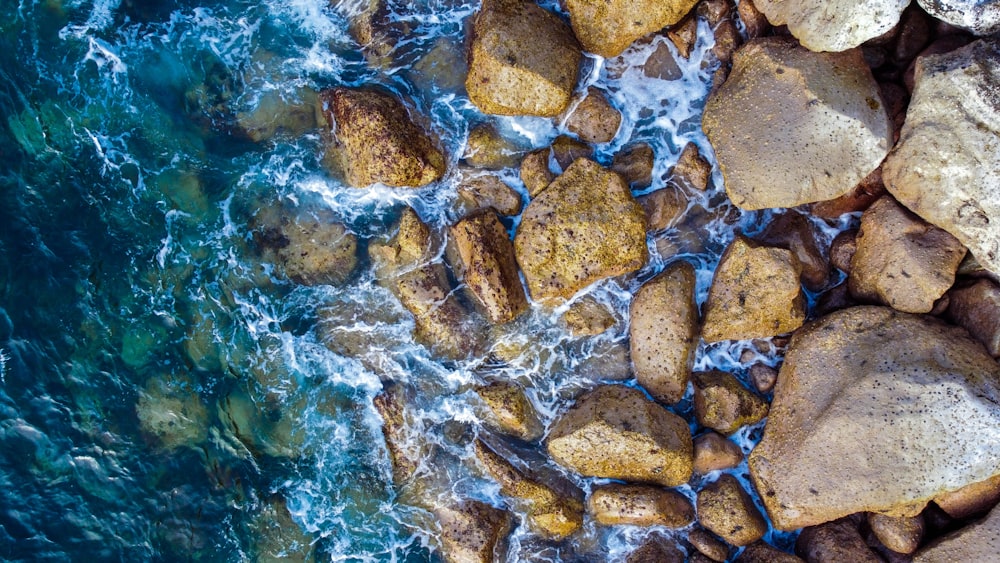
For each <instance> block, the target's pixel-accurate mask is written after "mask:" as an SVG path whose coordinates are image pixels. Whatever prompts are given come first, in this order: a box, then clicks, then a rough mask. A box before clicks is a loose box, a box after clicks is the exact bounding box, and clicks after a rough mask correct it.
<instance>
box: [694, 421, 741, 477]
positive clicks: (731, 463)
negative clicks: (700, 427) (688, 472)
mask: <svg viewBox="0 0 1000 563" xmlns="http://www.w3.org/2000/svg"><path fill="white" fill-rule="evenodd" d="M742 462H743V450H741V449H740V447H739V446H737V445H736V444H735V443H733V442H731V441H729V440H727V439H726V438H725V437H724V436H721V435H719V434H717V433H715V432H711V431H709V432H706V433H705V434H702V435H701V436H698V437H697V438H695V439H694V472H695V473H697V474H699V475H705V474H706V473H709V472H711V471H718V470H720V469H731V468H733V467H736V466H738V465H739V464H740V463H742Z"/></svg>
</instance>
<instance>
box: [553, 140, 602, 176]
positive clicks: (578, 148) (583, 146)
mask: <svg viewBox="0 0 1000 563" xmlns="http://www.w3.org/2000/svg"><path fill="white" fill-rule="evenodd" d="M550 148H551V150H552V158H553V159H555V161H556V164H558V165H559V169H560V170H562V171H565V170H566V169H567V168H569V166H570V165H571V164H573V163H574V162H575V161H576V159H578V158H586V159H592V158H593V156H594V149H593V147H591V146H590V145H588V144H587V143H584V142H582V141H578V140H576V139H574V138H572V137H569V136H567V135H559V136H558V137H556V138H555V140H553V141H552V146H551V147H550Z"/></svg>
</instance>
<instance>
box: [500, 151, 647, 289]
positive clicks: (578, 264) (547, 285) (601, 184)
mask: <svg viewBox="0 0 1000 563" xmlns="http://www.w3.org/2000/svg"><path fill="white" fill-rule="evenodd" d="M514 250H515V254H516V256H517V263H518V264H519V265H520V266H521V271H522V272H523V273H524V278H525V280H526V281H527V283H528V291H529V292H530V293H531V297H532V299H534V300H536V301H542V302H545V301H550V302H551V301H553V300H559V299H569V298H570V297H572V296H573V295H574V294H575V293H576V292H577V291H579V290H581V289H583V288H584V287H586V286H588V285H590V284H592V283H594V282H596V281H598V280H600V279H603V278H606V277H611V276H618V275H621V274H625V273H628V272H632V271H634V270H637V269H639V268H641V267H642V266H643V265H644V264H645V263H646V260H647V259H648V251H647V249H646V221H645V216H644V215H643V212H642V207H640V206H639V204H638V203H636V202H635V200H634V199H633V198H632V194H631V192H630V191H629V189H628V186H627V185H625V182H624V181H623V180H622V179H621V176H618V175H617V174H615V173H613V172H608V171H607V170H605V169H604V168H602V167H601V166H600V165H599V164H597V163H595V162H593V161H590V160H585V159H580V160H577V161H576V162H574V163H573V165H572V166H570V167H569V168H568V169H567V170H566V172H564V173H563V174H562V175H561V176H559V178H557V179H556V180H555V181H553V182H552V183H551V184H550V185H549V187H548V188H546V189H545V191H543V192H542V193H541V194H539V195H538V197H536V198H535V199H533V200H532V201H531V203H529V204H528V207H527V209H525V210H524V213H523V214H522V215H521V223H520V224H519V225H518V228H517V235H516V236H515V237H514Z"/></svg>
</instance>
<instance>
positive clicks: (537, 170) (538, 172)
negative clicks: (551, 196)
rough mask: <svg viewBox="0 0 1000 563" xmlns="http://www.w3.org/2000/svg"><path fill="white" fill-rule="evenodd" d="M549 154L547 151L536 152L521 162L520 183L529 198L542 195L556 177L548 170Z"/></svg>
mask: <svg viewBox="0 0 1000 563" xmlns="http://www.w3.org/2000/svg"><path fill="white" fill-rule="evenodd" d="M549 152H550V151H549V150H548V149H542V150H537V151H534V152H531V153H528V155H527V156H525V157H524V159H523V160H521V170H520V176H521V181H522V182H524V187H525V188H527V189H528V195H529V196H530V197H535V196H537V195H538V194H540V193H542V190H544V189H545V188H547V187H549V184H551V183H552V180H555V179H556V175H555V174H553V173H552V171H551V170H549Z"/></svg>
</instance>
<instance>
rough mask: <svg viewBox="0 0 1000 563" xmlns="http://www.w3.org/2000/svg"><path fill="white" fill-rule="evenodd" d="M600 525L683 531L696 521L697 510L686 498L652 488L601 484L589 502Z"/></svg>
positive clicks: (648, 486)
mask: <svg viewBox="0 0 1000 563" xmlns="http://www.w3.org/2000/svg"><path fill="white" fill-rule="evenodd" d="M587 510H588V511H589V512H590V514H591V515H593V517H594V520H595V521H596V522H597V523H598V524H603V525H605V526H617V525H621V524H625V525H629V526H666V527H667V528H683V527H684V526H687V525H688V524H690V523H691V522H694V507H693V506H691V501H689V500H688V499H687V497H685V496H684V495H682V494H680V493H678V492H676V491H672V490H669V489H661V488H660V487H655V486H651V485H620V484H610V485H599V486H597V487H594V490H593V492H592V493H591V494H590V500H589V501H587Z"/></svg>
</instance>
